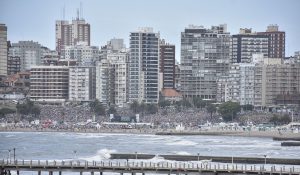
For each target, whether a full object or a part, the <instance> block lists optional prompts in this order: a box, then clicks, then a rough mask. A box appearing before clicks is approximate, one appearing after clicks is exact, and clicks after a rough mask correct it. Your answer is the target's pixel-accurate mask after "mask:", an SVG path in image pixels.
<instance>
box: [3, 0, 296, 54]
mask: <svg viewBox="0 0 300 175" xmlns="http://www.w3.org/2000/svg"><path fill="white" fill-rule="evenodd" d="M80 2H82V7H83V17H84V18H85V19H86V21H87V22H88V23H90V24H91V44H92V45H95V46H102V45H104V44H106V42H107V41H108V40H110V39H111V38H114V37H115V38H123V39H125V44H126V46H127V47H128V43H129V33H130V32H132V31H135V30H136V29H137V28H138V27H153V28H154V31H159V32H160V34H161V38H165V39H166V41H168V42H169V43H173V44H175V45H176V52H177V53H176V59H177V60H180V32H182V31H183V30H184V28H185V27H187V26H188V25H189V24H194V25H203V26H204V27H208V28H210V26H211V25H219V24H223V23H226V24H227V26H228V31H229V32H230V33H231V34H237V33H238V32H239V28H252V29H253V30H254V31H265V29H266V27H267V26H268V25H269V24H278V25H279V29H280V30H283V31H285V32H286V56H290V55H294V52H295V51H299V50H300V30H299V27H300V0H106V1H104V0H86V1H85V0H0V23H4V24H6V25H7V27H8V40H11V41H12V42H18V41H20V40H33V41H38V42H39V43H41V44H42V45H44V46H46V47H49V48H51V49H55V20H59V19H62V18H63V15H62V14H63V13H62V11H63V10H62V9H63V7H64V6H65V19H67V20H71V19H72V18H75V17H76V9H77V8H79V7H80Z"/></svg>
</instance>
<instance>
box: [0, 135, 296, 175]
mask: <svg viewBox="0 0 300 175" xmlns="http://www.w3.org/2000/svg"><path fill="white" fill-rule="evenodd" d="M280 144H281V142H280V141H273V140H272V138H259V137H232V136H160V135H147V134H105V133H64V132H1V133H0V159H5V160H7V159H9V158H11V159H12V157H13V152H12V150H13V148H15V149H16V152H15V156H16V159H18V160H23V159H24V160H58V161H60V160H74V159H76V160H78V159H79V160H86V161H102V160H107V159H109V157H110V154H111V153H131V154H134V153H135V152H137V153H145V154H154V155H163V154H178V155H197V154H198V153H199V155H200V156H229V157H231V156H238V157H260V158H262V157H263V156H264V155H267V157H268V158H299V157H300V147H281V145H280ZM8 150H11V154H10V155H9V152H8ZM153 161H154V160H153ZM45 173H46V172H45ZM21 174H26V175H28V174H37V173H36V172H21ZM54 174H55V173H54ZM63 174H68V175H69V174H79V173H67V172H64V173H63ZM87 174H90V173H87Z"/></svg>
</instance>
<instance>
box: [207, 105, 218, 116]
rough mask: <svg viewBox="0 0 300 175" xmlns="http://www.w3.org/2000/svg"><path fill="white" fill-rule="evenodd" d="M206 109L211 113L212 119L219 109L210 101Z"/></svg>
mask: <svg viewBox="0 0 300 175" xmlns="http://www.w3.org/2000/svg"><path fill="white" fill-rule="evenodd" d="M206 110H207V112H208V113H210V120H212V115H213V113H215V112H216V111H217V108H216V106H215V105H213V104H211V103H210V104H208V105H207V106H206Z"/></svg>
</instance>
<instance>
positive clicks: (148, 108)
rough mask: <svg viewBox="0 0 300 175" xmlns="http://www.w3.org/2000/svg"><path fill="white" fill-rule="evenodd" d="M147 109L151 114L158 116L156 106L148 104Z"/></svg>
mask: <svg viewBox="0 0 300 175" xmlns="http://www.w3.org/2000/svg"><path fill="white" fill-rule="evenodd" d="M146 109H147V112H148V113H149V114H156V113H157V110H158V108H157V105H156V104H147V106H146Z"/></svg>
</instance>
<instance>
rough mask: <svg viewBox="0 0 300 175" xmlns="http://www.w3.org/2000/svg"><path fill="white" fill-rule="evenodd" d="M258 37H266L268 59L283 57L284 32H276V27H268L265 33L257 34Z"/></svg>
mask: <svg viewBox="0 0 300 175" xmlns="http://www.w3.org/2000/svg"><path fill="white" fill-rule="evenodd" d="M257 34H258V35H265V36H268V38H269V40H268V51H269V52H268V58H284V57H285V32H284V31H279V30H278V25H269V26H268V28H267V30H266V32H258V33H257Z"/></svg>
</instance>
